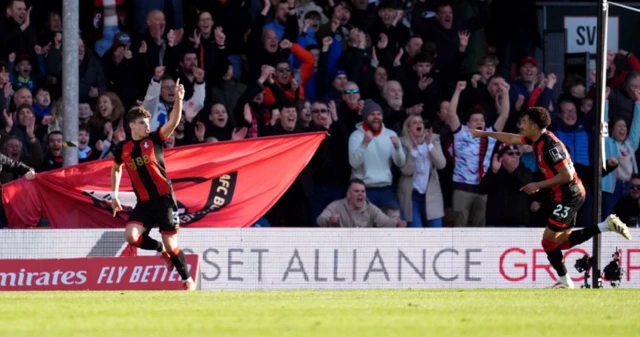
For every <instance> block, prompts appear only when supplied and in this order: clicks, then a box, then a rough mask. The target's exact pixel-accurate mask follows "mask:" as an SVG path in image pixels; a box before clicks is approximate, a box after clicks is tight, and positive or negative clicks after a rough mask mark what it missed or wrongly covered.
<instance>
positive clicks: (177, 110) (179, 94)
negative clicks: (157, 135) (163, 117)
mask: <svg viewBox="0 0 640 337" xmlns="http://www.w3.org/2000/svg"><path fill="white" fill-rule="evenodd" d="M175 90H176V101H175V103H174V104H173V110H172V111H171V115H170V116H169V121H168V122H167V123H166V124H164V125H163V126H162V128H161V129H160V132H161V133H162V137H163V138H164V139H168V138H169V136H171V134H172V133H173V130H175V129H176V127H178V124H179V123H180V118H182V100H183V99H184V86H183V85H182V84H180V79H178V80H177V81H176V89H175Z"/></svg>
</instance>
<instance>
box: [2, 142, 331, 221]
mask: <svg viewBox="0 0 640 337" xmlns="http://www.w3.org/2000/svg"><path fill="white" fill-rule="evenodd" d="M325 134H326V133H323V132H314V133H306V134H302V135H290V136H278V137H266V138H258V139H252V140H241V141H233V142H221V143H212V144H206V145H196V146H188V147H180V148H176V149H167V150H166V151H165V163H166V168H167V174H168V177H169V179H171V181H172V184H173V188H174V191H175V195H176V200H177V201H178V208H179V209H180V225H181V226H182V227H249V226H251V225H252V224H253V223H254V222H255V221H256V220H257V219H259V218H260V217H261V216H262V215H264V214H265V213H266V212H267V211H268V210H269V208H271V206H273V204H274V203H275V202H276V201H277V200H278V198H280V196H282V194H284V192H285V191H286V189H287V188H288V187H289V186H290V185H291V183H293V181H294V180H295V178H296V177H297V176H298V174H299V173H300V171H302V169H303V168H304V167H305V166H306V165H307V164H308V163H309V161H310V160H311V157H312V156H313V154H314V153H315V151H316V149H317V148H318V146H319V145H320V143H321V142H322V140H323V139H324V137H325ZM112 165H113V160H109V159H106V160H101V161H96V162H90V163H85V164H81V165H76V166H70V167H66V168H62V169H59V170H55V171H50V172H46V173H42V174H38V175H36V179H35V180H33V181H27V180H26V179H19V180H16V181H13V182H11V183H9V184H7V185H4V186H3V190H2V202H3V204H4V207H5V211H6V214H7V219H8V222H9V227H10V228H25V227H30V226H34V225H35V224H37V223H38V221H39V220H40V218H41V216H45V217H47V218H48V219H49V221H50V223H51V226H52V227H53V228H122V227H124V225H125V222H126V219H127V214H126V213H127V212H129V211H131V210H132V209H133V207H134V206H135V203H136V197H135V195H134V193H133V189H132V187H131V182H130V180H129V179H128V175H127V174H124V175H123V177H122V183H121V184H120V192H119V195H118V197H119V198H120V202H121V203H122V206H123V212H121V213H118V215H117V216H116V217H115V218H114V217H112V212H111V166H112ZM125 171H126V170H125Z"/></svg>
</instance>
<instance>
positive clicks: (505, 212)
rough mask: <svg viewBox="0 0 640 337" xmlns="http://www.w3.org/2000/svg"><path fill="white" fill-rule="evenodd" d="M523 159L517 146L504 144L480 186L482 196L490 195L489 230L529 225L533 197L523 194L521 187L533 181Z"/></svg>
mask: <svg viewBox="0 0 640 337" xmlns="http://www.w3.org/2000/svg"><path fill="white" fill-rule="evenodd" d="M520 155H521V153H520V150H519V149H518V147H517V146H516V145H509V144H501V145H500V147H499V148H498V151H497V153H496V154H494V155H493V157H492V160H491V170H489V172H487V174H485V176H484V178H482V181H481V182H480V192H481V193H485V194H487V213H486V219H487V226H488V227H525V226H527V225H529V222H530V221H529V220H530V219H529V197H528V196H527V195H526V194H524V193H522V192H520V187H522V186H524V185H526V184H528V183H530V182H531V181H533V178H532V173H531V171H530V170H529V169H528V168H527V167H526V166H525V165H524V163H522V162H521V161H520ZM505 205H509V207H505Z"/></svg>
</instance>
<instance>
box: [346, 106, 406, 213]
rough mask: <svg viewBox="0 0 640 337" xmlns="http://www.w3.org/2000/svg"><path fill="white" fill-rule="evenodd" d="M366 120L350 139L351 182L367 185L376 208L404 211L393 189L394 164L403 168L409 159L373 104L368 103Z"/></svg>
mask: <svg viewBox="0 0 640 337" xmlns="http://www.w3.org/2000/svg"><path fill="white" fill-rule="evenodd" d="M362 120H363V122H361V123H358V125H357V126H356V131H354V132H353V133H352V134H351V136H350V137H349V163H350V164H351V168H352V171H351V178H352V179H354V178H355V179H362V180H363V181H364V182H365V185H366V186H367V190H368V193H369V200H370V201H371V203H373V204H374V205H376V206H378V207H384V206H393V207H396V208H400V204H399V203H398V198H397V196H396V193H395V191H394V190H393V188H392V186H391V184H392V174H391V163H393V164H395V165H396V166H397V167H402V166H404V164H405V161H406V159H407V158H406V155H405V153H404V150H403V149H402V146H401V144H400V139H399V138H398V135H397V134H396V133H395V132H394V131H393V130H390V129H388V128H386V127H385V126H384V124H383V123H382V121H383V115H382V108H381V107H380V105H378V104H376V103H375V102H373V101H372V100H366V101H365V102H364V107H363V108H362Z"/></svg>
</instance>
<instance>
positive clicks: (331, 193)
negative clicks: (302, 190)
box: [309, 102, 351, 225]
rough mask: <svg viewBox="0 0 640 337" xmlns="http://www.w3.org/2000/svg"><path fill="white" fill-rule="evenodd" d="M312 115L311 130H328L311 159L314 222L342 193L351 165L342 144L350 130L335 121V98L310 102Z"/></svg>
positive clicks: (345, 141)
mask: <svg viewBox="0 0 640 337" xmlns="http://www.w3.org/2000/svg"><path fill="white" fill-rule="evenodd" d="M311 118H312V120H313V121H312V127H314V131H325V132H328V133H327V137H326V138H325V139H324V140H323V141H322V143H320V146H319V147H318V150H317V151H316V153H315V154H314V156H313V158H312V159H311V168H312V169H313V183H314V189H313V194H312V195H311V196H310V197H309V205H310V206H311V219H312V220H313V222H314V225H315V224H316V220H317V219H318V216H319V215H320V213H322V210H323V209H324V208H325V207H327V205H329V204H330V203H331V202H333V201H335V200H338V199H340V198H342V197H343V196H344V192H345V186H346V185H347V182H348V181H349V175H350V174H351V167H350V166H349V161H348V159H349V154H348V153H347V147H346V146H345V145H346V144H348V142H349V134H348V133H347V129H346V128H345V127H344V125H343V124H342V123H340V122H339V121H338V112H337V111H336V104H335V103H334V102H329V104H326V103H324V102H315V103H313V104H312V105H311Z"/></svg>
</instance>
